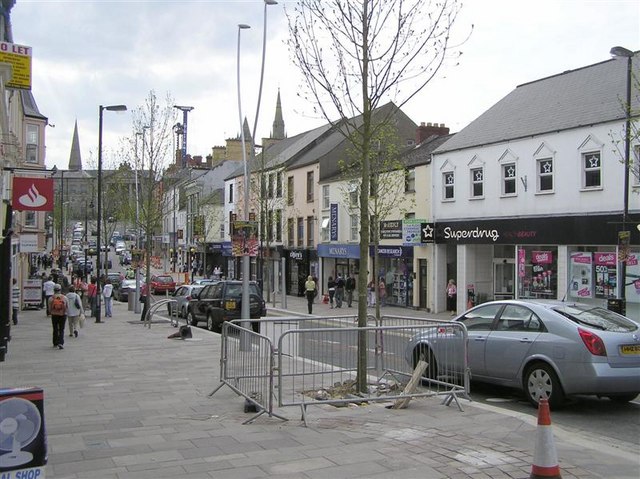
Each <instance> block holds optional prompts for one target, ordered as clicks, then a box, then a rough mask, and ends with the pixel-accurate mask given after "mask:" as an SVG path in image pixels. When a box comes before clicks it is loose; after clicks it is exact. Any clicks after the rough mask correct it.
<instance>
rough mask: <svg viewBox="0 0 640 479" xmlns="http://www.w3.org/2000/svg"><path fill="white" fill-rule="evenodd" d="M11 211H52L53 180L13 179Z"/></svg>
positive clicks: (15, 177)
mask: <svg viewBox="0 0 640 479" xmlns="http://www.w3.org/2000/svg"><path fill="white" fill-rule="evenodd" d="M11 204H12V206H13V209H14V210H17V211H53V178H31V177H26V176H14V177H13V198H12V202H11Z"/></svg>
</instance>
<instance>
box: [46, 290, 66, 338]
mask: <svg viewBox="0 0 640 479" xmlns="http://www.w3.org/2000/svg"><path fill="white" fill-rule="evenodd" d="M48 304H49V312H50V313H51V326H53V347H54V348H58V349H64V346H63V345H64V324H65V323H66V322H67V311H68V309H69V301H68V300H67V297H66V296H65V295H63V294H62V286H60V285H59V284H57V283H56V285H55V286H54V287H53V296H51V297H50V298H49V302H48Z"/></svg>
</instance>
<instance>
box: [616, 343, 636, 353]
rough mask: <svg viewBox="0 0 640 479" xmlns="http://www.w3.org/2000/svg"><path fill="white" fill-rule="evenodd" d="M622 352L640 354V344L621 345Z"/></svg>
mask: <svg viewBox="0 0 640 479" xmlns="http://www.w3.org/2000/svg"><path fill="white" fill-rule="evenodd" d="M620 352H621V353H622V354H640V344H625V345H624V346H620Z"/></svg>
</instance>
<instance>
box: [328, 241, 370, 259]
mask: <svg viewBox="0 0 640 479" xmlns="http://www.w3.org/2000/svg"><path fill="white" fill-rule="evenodd" d="M318 256H319V257H321V258H354V259H359V258H360V245H357V244H320V245H318Z"/></svg>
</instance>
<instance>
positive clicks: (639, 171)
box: [630, 145, 640, 186]
mask: <svg viewBox="0 0 640 479" xmlns="http://www.w3.org/2000/svg"><path fill="white" fill-rule="evenodd" d="M630 173H631V184H632V185H633V186H640V145H636V146H634V147H633V163H632V164H631V172H630Z"/></svg>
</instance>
